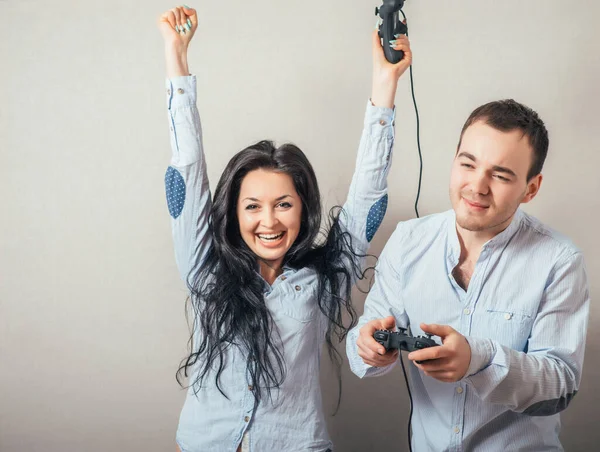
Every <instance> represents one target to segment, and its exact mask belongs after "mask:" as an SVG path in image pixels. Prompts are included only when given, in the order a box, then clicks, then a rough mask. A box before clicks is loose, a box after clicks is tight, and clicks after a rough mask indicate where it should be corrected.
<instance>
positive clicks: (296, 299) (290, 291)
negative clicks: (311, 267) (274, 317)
mask: <svg viewBox="0 0 600 452" xmlns="http://www.w3.org/2000/svg"><path fill="white" fill-rule="evenodd" d="M278 301H279V303H278V305H279V306H278V307H279V311H280V312H281V313H282V314H283V315H284V316H286V317H289V318H291V319H293V320H296V321H298V322H301V323H308V322H310V321H311V320H312V319H313V318H314V317H315V315H316V313H317V311H318V310H319V305H318V303H317V295H316V288H315V286H314V285H312V284H302V283H298V284H296V283H294V282H292V283H290V284H286V285H284V286H283V287H281V292H280V296H279V297H278Z"/></svg>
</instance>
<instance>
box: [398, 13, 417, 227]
mask: <svg viewBox="0 0 600 452" xmlns="http://www.w3.org/2000/svg"><path fill="white" fill-rule="evenodd" d="M400 12H401V13H402V17H404V20H405V21H406V23H407V25H408V20H407V19H406V15H405V14H404V11H402V10H400ZM406 36H407V37H408V30H407V31H406ZM409 72H410V91H411V93H412V99H413V105H414V106H415V116H416V117H417V149H418V150H419V185H418V187H417V197H416V199H415V213H416V215H417V218H419V198H420V197H421V182H422V179H423V154H422V153H421V134H420V124H419V109H418V108H417V100H416V99H415V84H414V81H413V68H412V64H411V65H410V68H409Z"/></svg>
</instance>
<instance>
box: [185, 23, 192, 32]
mask: <svg viewBox="0 0 600 452" xmlns="http://www.w3.org/2000/svg"><path fill="white" fill-rule="evenodd" d="M185 26H186V27H187V29H188V30H190V31H192V26H191V25H190V24H188V23H186V24H185Z"/></svg>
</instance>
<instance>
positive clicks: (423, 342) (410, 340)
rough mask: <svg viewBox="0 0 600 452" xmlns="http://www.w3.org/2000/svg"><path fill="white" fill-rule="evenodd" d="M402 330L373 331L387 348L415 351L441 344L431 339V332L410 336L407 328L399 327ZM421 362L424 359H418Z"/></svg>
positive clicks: (377, 339)
mask: <svg viewBox="0 0 600 452" xmlns="http://www.w3.org/2000/svg"><path fill="white" fill-rule="evenodd" d="M398 329H399V330H400V331H388V330H377V331H375V333H373V339H375V340H376V341H377V342H378V343H380V344H381V345H383V346H384V347H385V350H386V351H388V350H395V349H399V350H405V351H407V352H414V351H415V350H422V349H424V348H429V347H437V346H438V345H439V344H438V343H437V342H435V341H434V340H433V339H431V334H427V335H426V337H423V336H417V337H414V336H409V335H408V334H406V328H398ZM416 362H417V363H418V364H421V363H422V362H423V361H416Z"/></svg>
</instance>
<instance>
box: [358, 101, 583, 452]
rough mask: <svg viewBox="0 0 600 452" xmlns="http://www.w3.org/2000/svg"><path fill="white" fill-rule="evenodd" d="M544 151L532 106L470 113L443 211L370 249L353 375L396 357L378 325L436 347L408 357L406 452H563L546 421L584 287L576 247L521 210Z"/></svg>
mask: <svg viewBox="0 0 600 452" xmlns="http://www.w3.org/2000/svg"><path fill="white" fill-rule="evenodd" d="M547 151H548V133H547V131H546V128H545V126H544V123H543V122H542V120H541V119H540V118H539V117H538V115H537V114H536V113H535V112H534V111H533V110H531V109H530V108H528V107H526V106H524V105H521V104H519V103H517V102H515V101H513V100H505V101H499V102H491V103H489V104H486V105H483V106H481V107H479V108H477V109H476V110H475V111H474V112H473V113H472V114H471V116H470V117H469V118H468V120H467V122H466V123H465V125H464V127H463V130H462V132H461V137H460V141H459V144H458V150H457V153H456V156H455V159H454V163H453V166H452V174H451V182H450V198H451V201H452V207H453V209H452V210H450V211H448V212H445V213H440V214H435V215H430V216H428V217H425V218H422V219H416V220H411V221H407V222H404V223H400V224H399V225H398V227H397V229H396V231H395V232H394V234H393V235H392V236H391V238H390V240H389V241H388V243H387V245H386V246H385V249H384V250H383V252H382V255H381V257H380V259H379V262H378V265H377V272H376V275H375V284H374V286H373V288H372V290H371V292H370V294H369V296H368V298H367V301H366V303H365V310H364V314H363V316H362V317H361V318H360V320H359V324H358V326H357V327H356V328H354V329H353V330H352V331H351V332H350V334H349V336H348V340H347V353H348V357H349V359H350V366H351V368H352V371H353V372H354V373H355V374H356V375H358V376H359V377H361V378H362V377H371V376H379V375H382V374H384V373H386V372H388V371H389V370H390V369H391V368H392V367H393V366H394V365H395V364H396V362H397V360H398V352H397V351H389V352H387V353H386V352H385V349H384V348H383V347H382V346H381V345H380V344H378V343H377V342H375V340H374V339H373V333H374V332H375V331H376V330H378V329H394V328H395V326H396V325H397V326H399V327H403V328H407V327H410V329H411V330H412V334H413V335H415V336H416V335H423V334H424V333H429V334H433V335H435V336H438V337H437V338H436V337H435V336H434V339H435V340H437V342H438V343H443V345H441V346H439V347H431V348H427V349H423V350H419V351H415V352H412V353H410V354H409V355H408V359H409V360H410V361H411V365H410V366H409V367H410V372H411V377H412V378H411V381H412V390H413V401H414V418H413V424H412V425H413V443H412V445H413V449H414V450H415V451H417V452H420V451H436V452H439V451H463V450H465V451H485V452H489V451H504V450H507V451H509V450H511V451H512V450H525V449H526V450H544V451H551V450H552V451H555V450H562V446H561V444H560V441H559V438H558V434H559V429H560V419H559V416H560V415H559V414H558V413H559V412H560V411H562V410H564V409H565V408H566V407H567V406H568V404H569V402H570V401H571V399H572V398H573V397H574V396H575V394H576V393H577V390H578V388H579V384H580V381H581V371H582V365H583V355H584V347H585V336H586V329H587V319H588V309H589V291H588V284H587V277H586V274H585V269H584V263H583V258H582V255H581V253H580V252H579V250H577V249H576V248H575V246H574V245H573V244H572V243H571V242H570V241H569V240H568V239H566V238H565V237H563V236H561V235H559V234H558V233H556V232H554V231H552V230H550V229H548V228H547V227H546V226H544V225H543V224H542V223H541V222H539V221H538V220H536V219H535V218H533V217H532V216H530V215H528V214H526V213H524V212H523V211H521V210H520V209H519V205H520V204H522V203H528V202H529V201H531V200H532V199H533V198H534V197H535V196H536V194H537V193H538V191H539V189H540V185H541V182H542V174H541V171H542V167H543V164H544V160H545V158H546V154H547ZM423 322H427V324H426V323H423ZM419 362H420V364H419Z"/></svg>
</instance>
